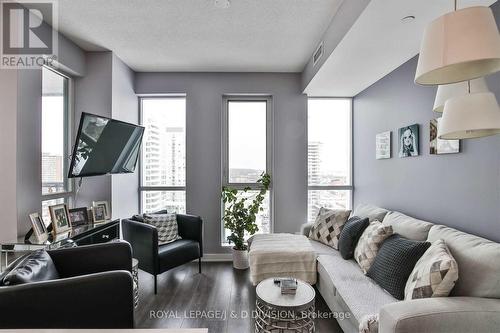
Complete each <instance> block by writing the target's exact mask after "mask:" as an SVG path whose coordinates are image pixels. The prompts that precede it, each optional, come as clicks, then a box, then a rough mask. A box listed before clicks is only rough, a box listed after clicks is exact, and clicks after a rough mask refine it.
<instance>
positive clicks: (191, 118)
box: [131, 73, 307, 253]
mask: <svg viewBox="0 0 500 333" xmlns="http://www.w3.org/2000/svg"><path fill="white" fill-rule="evenodd" d="M135 90H136V93H138V94H161V93H186V94H187V101H186V108H187V120H186V126H187V128H186V130H187V184H186V187H187V199H186V200H187V211H188V213H191V214H196V215H200V216H201V217H202V218H203V220H204V232H205V234H204V237H205V239H204V247H205V253H222V252H227V251H228V250H229V249H228V248H222V247H221V245H220V244H221V202H220V190H221V133H222V127H221V115H222V95H223V94H238V93H240V94H244V93H258V94H270V95H272V96H273V103H274V170H279V172H273V188H274V194H275V201H274V212H275V215H274V231H275V232H296V231H298V230H299V227H300V225H301V224H302V223H304V222H305V221H306V215H307V138H306V104H307V99H306V96H305V95H302V94H301V86H300V75H299V74H274V73H137V74H136V80H135ZM131 200H135V199H131ZM131 204H132V202H131Z"/></svg>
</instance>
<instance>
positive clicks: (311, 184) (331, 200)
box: [307, 98, 353, 222]
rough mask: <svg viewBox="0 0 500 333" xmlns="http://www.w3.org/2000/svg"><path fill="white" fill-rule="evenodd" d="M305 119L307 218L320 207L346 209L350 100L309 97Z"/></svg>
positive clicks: (312, 217)
mask: <svg viewBox="0 0 500 333" xmlns="http://www.w3.org/2000/svg"><path fill="white" fill-rule="evenodd" d="M307 113H308V115H307V121H308V126H307V130H308V132H307V133H308V140H307V151H308V160H307V161H308V163H307V164H308V220H309V222H314V220H315V218H316V216H317V214H318V211H319V209H320V208H321V207H327V208H339V209H350V208H351V198H352V190H353V187H352V177H351V175H352V171H351V165H352V162H351V159H352V157H351V156H352V154H351V147H352V136H351V99H333V98H330V99H327V98H310V99H309V100H308V107H307Z"/></svg>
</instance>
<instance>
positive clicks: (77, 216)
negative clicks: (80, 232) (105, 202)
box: [69, 207, 90, 227]
mask: <svg viewBox="0 0 500 333" xmlns="http://www.w3.org/2000/svg"><path fill="white" fill-rule="evenodd" d="M69 218H70V220H71V225H72V226H73V227H79V226H82V225H86V224H90V220H89V215H88V210H87V207H81V208H72V209H70V210H69Z"/></svg>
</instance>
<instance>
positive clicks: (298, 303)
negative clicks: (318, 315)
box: [255, 278, 316, 333]
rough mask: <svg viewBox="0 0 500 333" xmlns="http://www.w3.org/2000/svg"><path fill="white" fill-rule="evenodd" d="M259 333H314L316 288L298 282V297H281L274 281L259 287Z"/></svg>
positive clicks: (265, 282) (270, 280)
mask: <svg viewBox="0 0 500 333" xmlns="http://www.w3.org/2000/svg"><path fill="white" fill-rule="evenodd" d="M255 291H256V296H257V297H256V302H255V307H256V317H255V332H259V333H260V332H266V333H267V332H301V333H302V332H314V331H315V325H314V317H315V307H314V299H315V297H316V292H315V291H314V288H313V287H311V286H310V285H309V284H307V283H305V282H304V281H301V280H297V289H296V293H295V295H286V294H282V293H281V288H279V287H278V286H277V285H276V284H274V278H270V279H266V280H263V281H262V282H260V283H259V284H258V285H257V288H256V289H255Z"/></svg>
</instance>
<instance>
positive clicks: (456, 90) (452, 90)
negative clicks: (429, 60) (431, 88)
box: [432, 77, 489, 113]
mask: <svg viewBox="0 0 500 333" xmlns="http://www.w3.org/2000/svg"><path fill="white" fill-rule="evenodd" d="M469 82H470V93H471V94H475V93H480V92H489V89H488V85H487V84H486V80H485V79H484V78H482V77H480V78H478V79H474V80H470V81H463V82H458V83H451V84H442V85H439V86H438V89H437V93H436V98H435V99H434V106H433V108H432V111H434V112H440V113H442V112H443V110H444V104H445V103H446V101H447V100H449V99H452V98H454V97H459V96H463V95H467V94H468V93H469Z"/></svg>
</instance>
